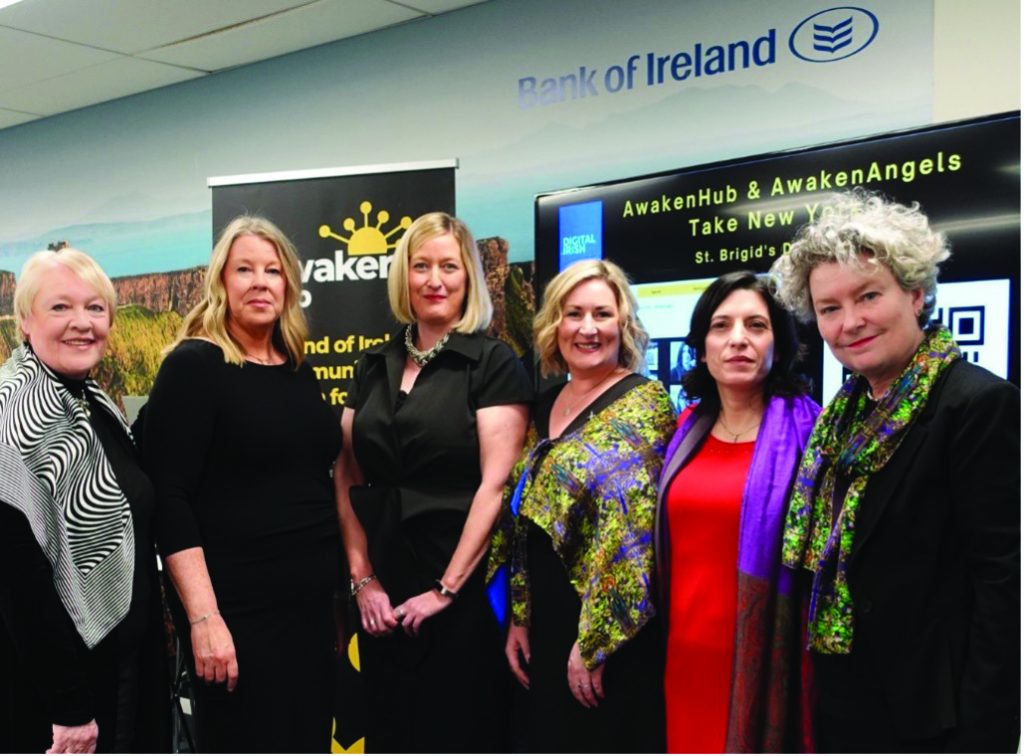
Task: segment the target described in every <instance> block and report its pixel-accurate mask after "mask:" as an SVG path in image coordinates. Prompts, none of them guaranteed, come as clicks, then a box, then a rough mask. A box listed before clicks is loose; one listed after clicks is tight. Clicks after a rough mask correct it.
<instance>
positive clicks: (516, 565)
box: [488, 381, 676, 669]
mask: <svg viewBox="0 0 1024 756" xmlns="http://www.w3.org/2000/svg"><path fill="white" fill-rule="evenodd" d="M675 427H676V413H675V410H674V409H673V407H672V402H671V400H670V399H669V397H668V395H667V394H666V393H665V389H664V388H663V387H662V385H661V384H660V383H659V382H658V381H648V382H646V383H643V384H641V385H639V386H636V387H634V388H632V389H630V390H629V391H627V392H626V393H625V394H623V396H621V397H620V398H619V399H617V400H616V401H615V402H613V403H612V404H611V405H609V406H608V407H606V408H605V409H604V410H602V411H600V412H597V413H595V414H594V415H593V416H591V417H590V418H589V419H588V420H587V422H586V423H585V424H584V425H583V426H582V427H581V428H579V429H578V430H577V431H575V432H573V433H566V434H563V435H562V436H560V437H559V438H557V439H555V440H553V441H549V440H544V441H540V442H538V438H537V432H536V428H535V427H531V429H530V433H529V436H528V438H527V442H526V451H525V453H524V454H523V456H522V457H521V458H520V460H519V461H518V462H517V463H516V465H515V467H514V468H513V470H512V474H511V475H510V477H509V482H508V484H507V485H506V487H505V495H504V501H503V509H502V515H501V517H500V519H499V522H498V527H497V530H496V532H495V535H494V539H493V542H492V548H491V557H490V563H489V569H488V578H490V577H491V576H493V574H494V573H495V571H496V570H497V569H498V567H499V566H501V565H502V564H509V565H510V582H511V589H512V620H513V622H515V623H516V624H517V625H523V626H528V625H529V620H530V585H529V575H528V574H527V572H526V569H525V550H526V532H527V524H528V523H527V522H526V520H530V521H532V522H533V523H535V524H536V525H538V526H539V527H541V528H542V529H543V530H544V531H545V532H546V533H547V534H548V535H549V536H550V537H551V541H552V544H553V546H554V548H555V551H556V552H557V553H558V555H559V557H560V558H561V560H562V563H563V564H564V565H565V568H566V572H567V573H568V574H569V579H570V580H571V582H572V584H573V586H575V588H576V592H577V593H578V594H579V597H580V601H581V603H582V609H581V611H580V624H579V634H578V638H577V640H578V643H579V647H580V654H581V656H582V657H583V661H584V664H586V666H587V667H588V668H590V669H593V668H594V667H596V666H597V665H599V664H602V663H604V661H605V659H607V658H608V656H609V655H610V654H612V653H613V652H614V651H615V650H616V649H618V648H619V647H621V646H622V645H623V644H624V643H625V642H626V641H628V640H630V639H631V638H633V637H634V636H635V635H636V634H637V632H639V630H640V628H641V627H643V626H644V624H645V623H646V622H647V621H648V620H650V619H651V618H652V617H653V616H654V614H655V608H654V604H653V599H654V588H653V586H652V585H651V577H652V575H653V573H654V546H653V534H654V510H655V504H656V501H657V494H658V478H659V476H660V474H661V466H662V463H663V461H664V455H665V449H666V447H667V445H668V442H669V440H670V439H671V438H672V434H673V432H674V431H675ZM548 447H550V449H548ZM545 451H546V452H547V454H546V456H544V457H543V459H542V460H541V462H540V463H539V464H537V462H536V460H537V459H538V458H539V457H540V456H541V455H542V454H544V452H545ZM535 467H536V469H534V468H535Z"/></svg>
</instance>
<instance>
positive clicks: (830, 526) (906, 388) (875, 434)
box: [782, 326, 960, 654]
mask: <svg viewBox="0 0 1024 756" xmlns="http://www.w3.org/2000/svg"><path fill="white" fill-rule="evenodd" d="M958 359H960V349H959V348H958V347H957V345H956V342H955V341H954V340H953V336H952V334H950V332H949V331H948V330H947V329H946V328H945V327H944V326H938V327H935V328H933V329H930V330H928V331H927V332H926V334H925V339H924V341H923V342H922V343H921V346H920V347H918V349H917V352H915V353H914V356H913V358H912V359H911V360H910V364H909V365H907V367H906V369H905V370H904V371H903V373H902V374H901V375H900V376H899V378H897V379H896V381H895V382H894V383H893V384H892V386H891V387H890V388H889V390H888V391H887V392H886V394H885V396H883V397H882V398H881V399H880V400H879V401H878V404H877V406H875V408H874V409H873V410H871V411H870V412H868V413H867V416H866V417H865V416H864V415H865V410H866V406H867V402H868V401H869V399H868V396H867V391H865V390H863V385H864V383H863V379H862V378H861V377H860V376H858V375H856V374H854V375H851V376H850V378H849V379H848V380H847V381H846V383H844V384H843V387H842V388H841V389H840V390H839V393H838V394H836V397H835V399H833V400H832V401H831V402H830V403H829V405H828V406H827V407H826V408H825V410H824V411H823V412H822V413H821V415H819V416H818V421H817V423H815V426H814V431H813V432H812V433H811V438H810V441H809V442H808V444H807V451H806V452H805V453H804V457H803V460H802V461H801V463H800V470H799V471H798V472H797V478H796V483H795V484H794V486H793V493H792V495H791V496H790V500H789V512H788V514H787V516H786V526H785V531H784V534H783V542H782V561H783V564H785V565H787V566H788V567H793V568H798V567H805V568H806V569H808V570H811V571H812V572H813V573H814V583H813V587H812V591H811V604H810V615H809V618H808V633H807V637H808V645H809V646H810V648H811V649H812V650H814V651H818V652H819V653H825V654H848V653H850V651H851V650H852V647H853V625H854V622H853V597H852V596H851V595H850V586H849V583H848V582H847V576H848V573H849V567H850V555H851V553H852V552H853V540H854V528H855V527H856V523H857V513H858V511H859V510H860V506H861V501H862V498H863V496H864V490H865V489H866V488H867V485H868V482H869V481H870V480H871V476H872V474H874V473H876V472H878V471H879V470H881V469H882V468H883V467H885V465H886V463H887V462H888V461H889V459H890V458H891V457H892V455H893V454H894V453H895V451H896V449H897V448H899V445H900V443H901V442H902V441H903V438H904V436H905V434H906V431H907V429H908V428H910V426H911V425H912V424H913V423H914V420H915V419H916V418H917V416H918V415H919V414H920V413H921V410H922V409H923V408H924V406H925V404H926V403H927V401H928V395H929V394H930V393H931V390H932V387H933V386H934V385H935V382H936V380H937V379H938V378H939V376H940V375H941V374H942V372H943V370H945V369H946V367H948V366H949V365H950V364H952V363H953V362H954V361H956V360H958ZM837 477H840V478H841V479H844V480H849V481H850V486H849V488H848V489H847V491H846V496H845V498H844V499H843V504H842V508H841V509H840V511H839V513H838V516H835V517H834V516H833V503H834V495H835V486H836V479H837Z"/></svg>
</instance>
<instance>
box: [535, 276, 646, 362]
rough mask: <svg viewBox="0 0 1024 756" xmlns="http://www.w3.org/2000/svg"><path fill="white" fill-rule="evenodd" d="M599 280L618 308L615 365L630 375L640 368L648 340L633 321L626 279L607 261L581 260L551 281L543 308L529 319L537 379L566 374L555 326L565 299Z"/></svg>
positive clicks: (633, 300)
mask: <svg viewBox="0 0 1024 756" xmlns="http://www.w3.org/2000/svg"><path fill="white" fill-rule="evenodd" d="M595 278H596V279H600V280H601V281H604V282H605V283H606V284H608V288H610V289H611V290H612V293H613V294H615V302H616V304H617V305H618V308H619V333H620V334H621V337H622V343H621V344H620V346H619V364H620V365H621V366H622V367H624V368H628V369H629V370H632V371H634V372H635V371H637V370H639V369H640V368H641V367H642V366H643V364H644V357H645V353H646V351H647V342H648V336H647V331H645V330H644V327H643V325H641V323H640V320H639V318H638V317H637V309H639V308H638V307H637V303H636V298H635V297H634V296H633V292H632V291H630V288H629V278H628V277H627V276H626V273H625V271H623V270H622V268H620V267H619V266H618V265H616V264H615V263H613V262H609V261H607V260H581V261H580V262H577V263H573V264H572V265H570V266H569V267H568V268H566V269H565V270H563V271H562V272H561V273H559V274H558V275H557V276H555V277H554V278H552V279H551V281H550V283H548V285H547V286H546V287H545V288H544V304H543V305H541V308H540V311H539V312H538V313H537V316H536V317H535V318H534V319H533V340H534V343H536V345H537V356H538V358H539V359H540V372H541V375H543V376H545V377H547V376H551V375H558V374H560V373H566V372H568V370H569V365H568V364H567V363H566V361H565V358H564V357H562V353H561V352H560V351H559V349H558V326H559V324H560V323H561V322H562V310H563V306H564V304H565V300H566V297H568V296H569V294H570V293H571V292H572V290H573V289H575V288H576V287H577V286H579V285H580V284H581V283H583V282H584V281H590V280H591V279H595Z"/></svg>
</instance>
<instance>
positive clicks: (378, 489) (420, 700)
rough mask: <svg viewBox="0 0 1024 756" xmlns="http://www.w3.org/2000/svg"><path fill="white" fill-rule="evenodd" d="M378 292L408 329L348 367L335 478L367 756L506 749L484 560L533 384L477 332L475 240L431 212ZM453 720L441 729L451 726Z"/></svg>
mask: <svg viewBox="0 0 1024 756" xmlns="http://www.w3.org/2000/svg"><path fill="white" fill-rule="evenodd" d="M388 292H389V298H390V300H391V306H392V308H393V309H394V312H395V316H396V317H397V318H398V320H399V321H400V322H402V323H404V324H405V325H403V326H402V328H401V329H400V330H399V331H397V332H396V333H394V334H393V335H392V336H391V338H390V339H389V340H388V341H387V342H385V343H384V344H382V345H380V346H376V347H373V348H371V349H368V350H367V351H366V352H364V353H363V354H362V355H361V356H360V358H359V362H358V363H357V364H356V374H355V379H354V380H353V381H352V384H351V385H350V387H349V392H348V398H347V399H346V402H345V410H344V412H343V413H342V416H341V426H342V430H343V433H344V439H345V442H344V448H343V451H342V454H341V456H340V457H339V458H338V464H337V467H336V469H335V475H334V481H335V486H336V490H337V500H338V516H339V519H340V521H341V527H342V533H343V536H344V540H345V548H346V551H347V553H348V562H349V574H350V578H351V584H350V585H351V594H352V596H353V598H354V601H355V604H356V606H357V609H358V612H359V624H360V627H359V659H360V664H361V672H362V676H363V678H364V680H365V682H366V699H367V701H368V706H367V721H366V748H367V750H368V751H370V752H374V753H379V752H392V753H403V752H404V753H410V752H419V753H424V752H434V751H449V752H468V751H476V752H501V751H508V750H511V747H510V745H509V743H508V741H507V740H506V736H507V734H508V733H507V731H506V718H505V716H506V715H505V711H506V701H505V698H506V695H505V693H506V692H505V686H504V680H505V675H504V669H503V666H504V664H503V659H502V654H501V643H502V638H501V629H500V627H499V625H498V623H497V622H495V621H494V616H493V615H492V613H491V610H490V606H489V604H488V601H487V594H486V591H485V587H484V579H483V578H484V569H483V565H482V564H481V562H482V560H483V557H484V554H485V553H486V551H487V545H488V542H489V539H490V535H491V530H492V528H493V526H494V521H495V519H496V518H497V516H498V512H499V510H500V508H501V489H502V484H503V483H504V482H505V479H506V478H507V477H508V473H509V470H510V469H511V467H512V463H513V462H514V461H515V457H516V455H517V454H518V453H519V450H520V449H521V448H522V443H523V436H524V435H525V431H526V422H527V417H528V409H527V404H528V403H529V402H530V401H531V400H532V398H533V390H532V387H531V386H530V381H529V377H528V376H527V374H526V370H525V369H524V367H523V365H522V364H521V363H520V362H519V360H518V359H517V358H516V355H515V354H514V353H513V351H512V350H511V349H510V348H509V346H508V345H507V344H505V343H503V342H502V341H499V340H498V339H496V338H493V337H490V336H487V335H486V334H485V333H484V329H486V328H487V326H488V325H489V324H490V319H491V301H490V297H489V295H488V293H487V288H486V286H485V279H484V274H483V269H482V267H481V264H480V255H479V253H478V252H477V250H476V244H475V243H474V242H473V236H472V235H471V234H470V233H469V229H467V228H466V226H465V224H463V223H462V222H461V221H460V220H458V219H457V218H453V217H452V216H450V215H447V214H445V213H428V214H426V215H423V216H421V217H420V218H418V219H416V220H415V221H413V223H412V225H411V226H410V227H409V229H408V230H407V231H406V232H405V236H403V237H402V240H401V242H400V243H399V245H398V251H397V252H396V253H395V258H394V261H393V262H392V265H391V272H390V275H389V277H388ZM453 712H457V719H458V722H457V724H456V725H455V726H452V727H438V723H443V722H448V721H451V717H452V714H453Z"/></svg>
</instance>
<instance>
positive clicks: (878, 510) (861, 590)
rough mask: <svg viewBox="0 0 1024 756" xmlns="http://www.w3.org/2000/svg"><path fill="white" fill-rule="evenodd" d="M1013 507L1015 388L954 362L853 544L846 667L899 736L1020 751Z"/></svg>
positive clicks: (871, 488) (871, 499) (876, 486)
mask: <svg viewBox="0 0 1024 756" xmlns="http://www.w3.org/2000/svg"><path fill="white" fill-rule="evenodd" d="M1020 506H1021V500H1020V392H1019V390H1018V389H1017V388H1016V387H1015V386H1013V385H1012V384H1010V383H1007V382H1006V381H1003V380H1001V379H999V378H997V377H996V376H994V375H992V374H991V373H989V372H988V371H986V370H983V369H982V368H979V367H977V366H975V365H972V364H971V363H969V362H967V361H966V360H960V361H958V362H956V363H954V364H953V365H951V366H950V367H949V369H948V370H947V371H946V372H945V373H944V374H943V376H941V377H940V379H939V381H938V382H937V384H936V386H935V388H934V389H933V392H932V395H931V397H930V398H929V401H928V404H927V406H926V407H925V408H924V410H922V414H921V416H920V417H919V418H918V420H917V422H916V423H915V424H914V426H913V427H912V428H911V429H910V430H909V431H908V432H907V436H906V438H904V440H903V442H902V444H900V446H899V448H898V449H897V451H896V453H895V454H894V455H893V457H892V459H890V460H889V463H888V464H887V465H886V466H885V468H883V469H882V470H881V471H879V472H878V473H876V474H875V475H874V476H873V478H872V479H871V480H870V481H869V483H868V486H867V489H866V491H865V496H864V499H863V502H862V509H861V511H860V515H859V521H858V522H857V525H856V531H855V537H854V545H853V552H852V556H851V563H850V573H849V579H850V590H851V593H852V595H853V600H854V606H855V612H856V615H855V629H854V649H853V655H854V661H855V664H854V667H855V668H856V669H857V670H858V673H859V674H867V675H871V677H872V678H873V680H875V681H878V682H880V688H881V691H882V695H883V696H884V706H885V707H886V708H887V709H888V711H889V714H890V721H891V722H892V725H893V727H894V728H895V732H896V735H897V737H899V738H900V739H906V740H924V739H928V738H934V737H939V736H943V735H945V737H946V739H947V740H946V747H947V748H948V749H949V750H952V751H964V752H980V751H1003V752H1010V751H1014V750H1016V748H1017V742H1018V739H1019V737H1020V682H1021V677H1020V643H1021V636H1020ZM822 682H823V683H824V681H822ZM821 688H822V690H821V693H822V695H823V699H822V700H821V701H820V704H821V705H823V706H829V705H830V703H831V704H832V705H841V704H840V703H839V702H838V701H831V702H830V701H829V700H828V693H827V688H828V686H827V685H825V684H822V686H821ZM848 704H849V701H848V700H847V703H846V705H848ZM876 706H877V704H876ZM876 710H877V709H876Z"/></svg>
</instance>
